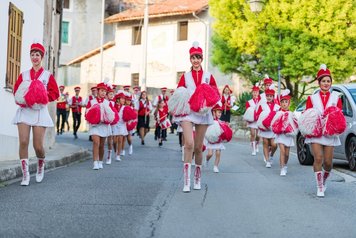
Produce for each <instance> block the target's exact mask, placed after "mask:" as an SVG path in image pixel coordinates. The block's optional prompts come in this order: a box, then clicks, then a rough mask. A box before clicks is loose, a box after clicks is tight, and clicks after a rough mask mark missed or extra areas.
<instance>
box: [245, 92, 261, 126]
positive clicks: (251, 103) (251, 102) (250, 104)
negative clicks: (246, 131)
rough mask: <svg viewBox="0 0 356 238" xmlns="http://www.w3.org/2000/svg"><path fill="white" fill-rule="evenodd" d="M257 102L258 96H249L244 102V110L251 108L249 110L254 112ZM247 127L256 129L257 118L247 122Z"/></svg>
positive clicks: (258, 100)
mask: <svg viewBox="0 0 356 238" xmlns="http://www.w3.org/2000/svg"><path fill="white" fill-rule="evenodd" d="M259 102H260V97H258V98H251V99H250V100H248V101H247V102H246V104H245V105H246V111H247V109H249V108H251V109H249V110H253V111H254V112H257V109H258V103H259ZM247 127H250V128H255V129H258V127H257V120H254V121H253V122H247Z"/></svg>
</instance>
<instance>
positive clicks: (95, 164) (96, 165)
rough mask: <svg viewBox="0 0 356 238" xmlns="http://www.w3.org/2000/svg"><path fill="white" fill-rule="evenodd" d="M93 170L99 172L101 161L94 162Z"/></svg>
mask: <svg viewBox="0 0 356 238" xmlns="http://www.w3.org/2000/svg"><path fill="white" fill-rule="evenodd" d="M93 169H94V170H98V169H99V161H97V160H94V163H93Z"/></svg>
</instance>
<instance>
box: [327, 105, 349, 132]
mask: <svg viewBox="0 0 356 238" xmlns="http://www.w3.org/2000/svg"><path fill="white" fill-rule="evenodd" d="M323 118H324V127H323V135H324V136H334V135H340V134H342V133H343V132H344V131H345V130H346V119H345V116H344V114H343V113H342V111H341V110H340V108H338V107H335V106H330V107H328V108H327V109H326V110H325V111H324V115H323Z"/></svg>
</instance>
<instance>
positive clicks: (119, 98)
mask: <svg viewBox="0 0 356 238" xmlns="http://www.w3.org/2000/svg"><path fill="white" fill-rule="evenodd" d="M115 102H116V105H115V108H116V109H117V111H118V112H119V121H118V123H117V124H116V125H115V128H116V129H115V130H117V133H116V132H114V134H116V135H117V136H116V137H117V138H116V139H115V141H116V159H115V160H116V161H121V158H120V156H121V155H122V153H121V150H122V147H123V146H122V145H123V142H124V137H125V136H127V135H128V131H127V128H126V122H125V120H124V109H125V107H126V106H125V94H124V91H121V92H120V91H119V92H118V94H117V95H116V96H115Z"/></svg>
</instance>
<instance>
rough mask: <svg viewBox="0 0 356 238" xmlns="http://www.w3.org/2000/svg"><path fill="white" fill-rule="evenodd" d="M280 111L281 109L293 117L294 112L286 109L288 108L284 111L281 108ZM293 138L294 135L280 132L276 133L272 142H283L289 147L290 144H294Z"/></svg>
mask: <svg viewBox="0 0 356 238" xmlns="http://www.w3.org/2000/svg"><path fill="white" fill-rule="evenodd" d="M281 111H283V112H285V113H289V114H290V116H292V117H294V114H293V112H291V111H288V110H287V111H286V110H283V109H281ZM285 119H288V118H285ZM295 120H296V119H295ZM294 140H295V136H293V135H289V134H285V133H282V134H276V137H275V139H274V142H275V143H277V144H283V145H285V146H288V147H291V146H294V145H295V144H294Z"/></svg>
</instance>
